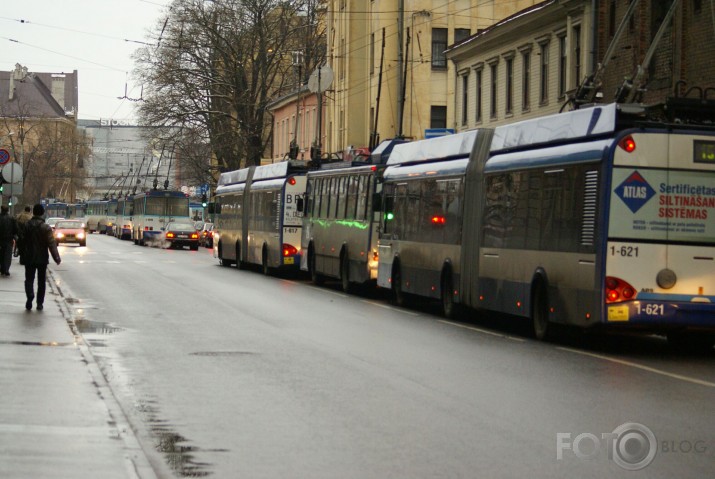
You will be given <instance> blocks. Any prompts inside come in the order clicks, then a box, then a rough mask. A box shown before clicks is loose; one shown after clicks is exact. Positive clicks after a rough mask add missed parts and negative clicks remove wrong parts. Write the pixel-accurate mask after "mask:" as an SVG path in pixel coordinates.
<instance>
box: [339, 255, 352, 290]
mask: <svg viewBox="0 0 715 479" xmlns="http://www.w3.org/2000/svg"><path fill="white" fill-rule="evenodd" d="M340 285H341V286H342V288H343V292H345V293H349V292H350V259H349V258H348V252H347V250H343V254H342V256H340Z"/></svg>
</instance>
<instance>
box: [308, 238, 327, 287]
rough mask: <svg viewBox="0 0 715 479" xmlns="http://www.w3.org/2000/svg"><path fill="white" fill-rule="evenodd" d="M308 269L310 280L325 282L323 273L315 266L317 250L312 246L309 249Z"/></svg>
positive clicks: (318, 282) (316, 283)
mask: <svg viewBox="0 0 715 479" xmlns="http://www.w3.org/2000/svg"><path fill="white" fill-rule="evenodd" d="M308 270H309V272H310V280H311V281H312V282H313V284H315V285H321V284H323V281H325V278H324V277H323V275H322V274H319V273H318V270H317V269H316V267H315V250H314V249H313V247H312V246H311V247H310V248H309V249H308Z"/></svg>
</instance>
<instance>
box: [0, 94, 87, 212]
mask: <svg viewBox="0 0 715 479" xmlns="http://www.w3.org/2000/svg"><path fill="white" fill-rule="evenodd" d="M34 112H35V108H34V107H33V105H32V104H30V103H28V102H25V101H23V100H21V99H20V100H18V101H17V102H16V103H15V104H14V105H13V110H12V111H0V131H3V132H4V134H5V135H8V139H7V140H6V141H7V142H9V144H10V149H11V151H12V160H13V161H14V162H16V163H17V164H19V165H20V166H21V167H22V182H23V194H22V201H23V202H25V203H34V202H37V201H39V200H40V198H43V197H55V196H60V194H62V196H64V197H65V199H67V201H73V200H74V199H75V198H74V196H75V193H76V192H77V191H80V190H82V189H83V188H84V182H85V178H84V173H83V168H82V167H83V163H84V160H85V159H86V158H87V157H88V155H89V148H88V145H87V143H86V139H85V138H84V137H83V136H82V135H81V134H79V132H78V131H77V127H76V125H75V123H74V122H73V121H71V120H68V119H66V118H52V117H42V116H37V115H36V114H35V113H34ZM10 133H12V134H10Z"/></svg>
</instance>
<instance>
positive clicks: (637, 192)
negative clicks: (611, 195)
mask: <svg viewBox="0 0 715 479" xmlns="http://www.w3.org/2000/svg"><path fill="white" fill-rule="evenodd" d="M616 194H617V195H618V197H619V198H620V199H621V200H622V201H623V202H624V203H625V204H626V206H627V207H628V209H630V210H631V211H632V212H633V213H635V212H637V211H638V210H639V209H641V208H642V207H643V205H645V204H646V203H648V200H650V199H651V198H653V196H654V195H655V190H654V189H653V188H651V186H650V185H649V184H648V182H647V181H646V180H645V178H643V177H642V176H641V174H640V173H638V172H637V171H634V172H633V173H631V175H630V176H629V177H628V178H626V179H625V181H623V183H621V184H620V185H619V186H618V187H617V188H616Z"/></svg>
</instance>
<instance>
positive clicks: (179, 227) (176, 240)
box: [164, 221, 199, 251]
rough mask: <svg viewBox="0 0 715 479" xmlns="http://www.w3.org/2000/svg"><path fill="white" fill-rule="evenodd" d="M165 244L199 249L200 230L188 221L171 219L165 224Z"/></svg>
mask: <svg viewBox="0 0 715 479" xmlns="http://www.w3.org/2000/svg"><path fill="white" fill-rule="evenodd" d="M164 245H165V247H166V248H183V247H184V246H188V247H189V248H191V249H192V250H194V251H196V250H197V249H199V232H198V231H196V228H194V225H193V223H190V222H188V221H183V222H182V221H169V222H168V223H167V224H166V226H164Z"/></svg>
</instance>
